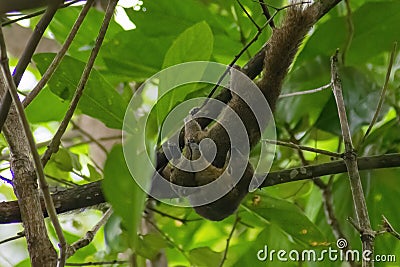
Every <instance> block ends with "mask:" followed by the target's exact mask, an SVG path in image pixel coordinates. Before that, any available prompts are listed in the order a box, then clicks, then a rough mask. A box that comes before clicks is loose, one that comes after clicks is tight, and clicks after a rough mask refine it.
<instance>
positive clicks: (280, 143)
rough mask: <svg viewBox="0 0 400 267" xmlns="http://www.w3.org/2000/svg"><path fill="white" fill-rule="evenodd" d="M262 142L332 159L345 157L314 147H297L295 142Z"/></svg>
mask: <svg viewBox="0 0 400 267" xmlns="http://www.w3.org/2000/svg"><path fill="white" fill-rule="evenodd" d="M261 141H262V142H265V143H269V144H274V145H279V146H285V147H290V148H294V149H300V150H305V151H309V152H314V153H319V154H323V155H327V156H331V157H335V158H342V157H343V154H341V153H336V152H331V151H327V150H323V149H319V148H313V147H309V146H303V145H297V144H295V143H293V142H290V143H289V142H283V141H277V140H269V139H261Z"/></svg>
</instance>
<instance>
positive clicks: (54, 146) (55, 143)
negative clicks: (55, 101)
mask: <svg viewBox="0 0 400 267" xmlns="http://www.w3.org/2000/svg"><path fill="white" fill-rule="evenodd" d="M117 2H118V0H110V2H109V4H108V6H107V10H106V14H105V16H104V20H103V23H102V25H101V28H100V31H99V34H98V36H97V39H96V42H95V45H94V47H93V49H92V52H91V54H90V57H89V60H88V62H87V64H86V66H85V69H84V70H83V73H82V76H81V79H80V80H79V84H78V87H77V89H76V90H75V94H74V96H73V98H72V100H71V103H70V106H69V108H68V110H67V113H66V114H65V117H64V119H63V120H62V121H61V124H60V127H59V128H58V130H57V132H56V134H55V135H54V137H53V139H52V140H51V142H50V144H49V146H48V149H47V150H46V151H45V153H44V155H43V156H42V163H43V166H45V165H46V163H47V162H48V161H49V159H50V157H51V155H52V154H53V153H55V152H56V151H57V150H58V148H59V145H60V143H61V141H60V140H61V137H62V136H63V135H64V133H65V131H66V129H67V126H68V123H69V121H70V120H71V118H72V115H73V114H74V112H75V109H76V108H77V106H78V102H79V100H80V98H81V96H82V94H83V90H84V89H85V85H86V83H87V81H88V79H89V75H90V72H91V70H92V68H93V65H94V61H95V60H96V57H97V55H98V53H99V51H100V47H101V45H102V43H103V40H104V36H105V34H106V32H107V28H108V25H109V24H110V21H111V18H112V16H113V14H114V9H115V6H116V4H117Z"/></svg>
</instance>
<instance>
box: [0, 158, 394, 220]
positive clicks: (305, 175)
mask: <svg viewBox="0 0 400 267" xmlns="http://www.w3.org/2000/svg"><path fill="white" fill-rule="evenodd" d="M357 161H358V166H359V169H360V170H373V169H381V168H393V167H400V153H396V154H386V155H380V156H370V157H361V158H358V159H357ZM344 172H346V165H345V163H344V161H343V160H337V161H333V162H328V163H323V164H318V165H310V166H305V167H298V168H292V169H287V170H282V171H275V172H271V173H269V174H268V176H267V178H266V179H265V181H264V182H263V183H262V185H261V186H260V188H263V187H268V186H274V185H277V184H283V183H289V182H294V181H301V180H307V179H313V178H315V177H320V176H325V175H330V174H338V173H344ZM52 196H53V202H54V205H55V207H56V210H57V212H58V213H64V212H68V211H73V210H78V209H83V208H87V207H91V206H94V205H97V204H101V203H104V202H105V198H104V195H103V193H102V189H101V181H97V182H93V183H89V184H85V185H81V186H77V187H74V188H70V189H66V190H63V191H60V192H57V193H54V194H53V195H52ZM42 209H43V214H44V216H47V213H46V211H45V209H44V203H43V200H42ZM17 222H21V213H20V210H19V207H18V202H17V201H8V202H2V203H0V224H7V223H17Z"/></svg>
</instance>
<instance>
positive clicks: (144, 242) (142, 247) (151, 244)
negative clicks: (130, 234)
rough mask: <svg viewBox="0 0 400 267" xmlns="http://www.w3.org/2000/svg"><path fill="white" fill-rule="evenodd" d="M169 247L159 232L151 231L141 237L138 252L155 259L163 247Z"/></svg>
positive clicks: (147, 257)
mask: <svg viewBox="0 0 400 267" xmlns="http://www.w3.org/2000/svg"><path fill="white" fill-rule="evenodd" d="M166 247H168V242H167V241H166V240H165V238H164V237H163V236H162V235H161V234H159V233H149V234H147V235H143V236H141V237H140V238H139V245H138V249H137V253H138V254H139V255H141V256H143V257H145V258H146V259H150V260H154V259H155V257H156V256H157V255H158V254H159V253H160V251H161V249H163V248H166Z"/></svg>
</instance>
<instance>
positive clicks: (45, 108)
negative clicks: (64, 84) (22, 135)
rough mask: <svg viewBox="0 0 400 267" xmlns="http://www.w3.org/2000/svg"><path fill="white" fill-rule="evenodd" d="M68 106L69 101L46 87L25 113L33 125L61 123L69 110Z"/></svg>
mask: <svg viewBox="0 0 400 267" xmlns="http://www.w3.org/2000/svg"><path fill="white" fill-rule="evenodd" d="M68 106H69V105H68V102H67V101H64V100H62V99H61V98H59V97H57V96H56V95H54V94H53V93H52V92H51V91H50V90H49V87H47V86H46V87H45V88H44V89H43V90H42V91H40V93H39V95H38V96H37V97H35V99H34V100H33V101H32V102H31V103H30V104H29V106H28V107H27V108H26V109H25V111H26V116H27V117H28V120H29V121H30V122H31V123H39V122H49V121H61V119H62V118H64V115H65V113H66V112H67V110H68Z"/></svg>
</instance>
